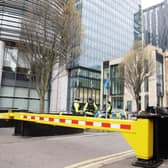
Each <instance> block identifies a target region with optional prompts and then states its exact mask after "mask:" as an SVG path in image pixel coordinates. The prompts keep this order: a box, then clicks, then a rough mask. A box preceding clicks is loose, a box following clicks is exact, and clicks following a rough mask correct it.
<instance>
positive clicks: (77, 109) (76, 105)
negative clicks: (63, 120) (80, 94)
mask: <svg viewBox="0 0 168 168" xmlns="http://www.w3.org/2000/svg"><path fill="white" fill-rule="evenodd" d="M80 108H81V105H80V99H79V98H75V100H74V102H73V103H72V113H73V114H75V115H76V114H80Z"/></svg>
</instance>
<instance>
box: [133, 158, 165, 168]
mask: <svg viewBox="0 0 168 168" xmlns="http://www.w3.org/2000/svg"><path fill="white" fill-rule="evenodd" d="M162 163H163V160H143V159H137V160H136V161H135V162H133V163H132V165H133V166H135V167H143V168H157V167H159V166H160V165H161V164H162Z"/></svg>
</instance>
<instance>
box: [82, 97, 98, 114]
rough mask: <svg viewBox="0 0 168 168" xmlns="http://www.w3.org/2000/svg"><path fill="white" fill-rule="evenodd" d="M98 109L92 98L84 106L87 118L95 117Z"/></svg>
mask: <svg viewBox="0 0 168 168" xmlns="http://www.w3.org/2000/svg"><path fill="white" fill-rule="evenodd" d="M97 110H98V107H97V105H96V103H95V102H94V100H93V99H92V98H89V99H88V101H87V103H86V104H85V105H84V109H83V111H84V112H85V115H86V116H90V117H94V116H95V113H96V112H97Z"/></svg>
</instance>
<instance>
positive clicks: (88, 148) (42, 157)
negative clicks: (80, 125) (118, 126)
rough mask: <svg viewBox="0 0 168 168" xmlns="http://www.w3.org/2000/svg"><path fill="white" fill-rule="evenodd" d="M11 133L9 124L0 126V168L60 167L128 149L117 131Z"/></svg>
mask: <svg viewBox="0 0 168 168" xmlns="http://www.w3.org/2000/svg"><path fill="white" fill-rule="evenodd" d="M12 134H13V129H12V128H0V149H1V152H0V167H2V168H37V167H39V168H63V167H65V166H69V165H72V164H75V163H78V162H82V161H85V160H88V159H94V158H97V157H101V156H106V155H110V154H113V153H118V152H123V151H126V150H129V149H130V147H129V146H128V144H127V142H126V141H125V140H124V139H123V137H122V136H121V135H120V134H119V133H107V132H85V133H83V134H74V135H61V136H52V137H51V136H50V137H20V136H18V137H16V136H13V135H12Z"/></svg>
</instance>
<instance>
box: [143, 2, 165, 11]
mask: <svg viewBox="0 0 168 168" xmlns="http://www.w3.org/2000/svg"><path fill="white" fill-rule="evenodd" d="M141 1H142V9H144V8H147V7H150V6H153V5H155V4H158V3H160V2H163V1H164V0H141Z"/></svg>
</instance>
